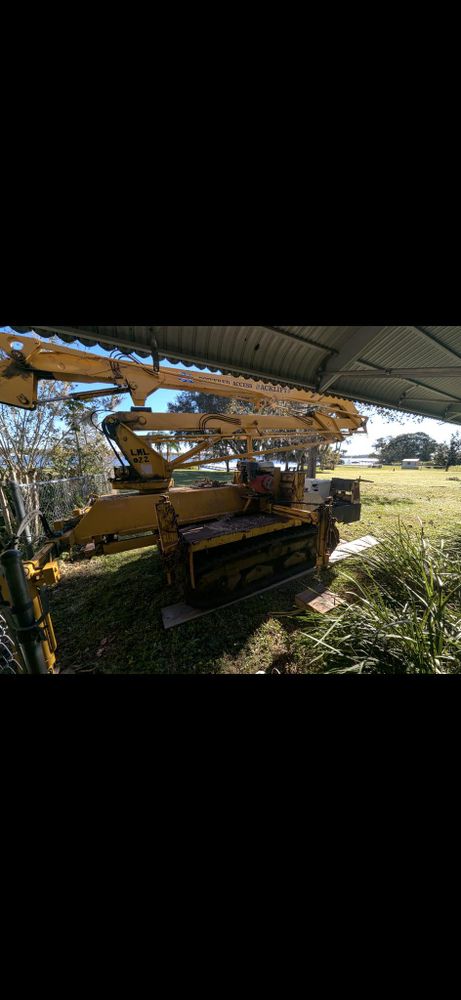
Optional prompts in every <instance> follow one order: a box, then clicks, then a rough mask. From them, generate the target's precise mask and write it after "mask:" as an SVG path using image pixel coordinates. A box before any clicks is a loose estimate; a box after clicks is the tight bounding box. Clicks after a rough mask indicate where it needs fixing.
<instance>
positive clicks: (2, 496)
mask: <svg viewBox="0 0 461 1000" xmlns="http://www.w3.org/2000/svg"><path fill="white" fill-rule="evenodd" d="M0 509H1V511H2V515H3V520H4V522H5V528H6V530H7V532H8V534H10V535H12V534H13V524H12V521H11V513H10V508H9V506H8V500H7V498H6V493H5V490H4V489H3V486H0Z"/></svg>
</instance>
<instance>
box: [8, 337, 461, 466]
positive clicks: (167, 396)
mask: <svg viewBox="0 0 461 1000" xmlns="http://www.w3.org/2000/svg"><path fill="white" fill-rule="evenodd" d="M0 331H1V332H4V333H13V331H12V329H11V327H9V326H4V327H0ZM31 333H32V331H31ZM18 336H19V335H18ZM64 346H65V347H70V346H75V347H78V348H79V349H80V350H82V351H88V353H90V354H99V355H100V356H102V357H108V353H109V352H108V351H104V350H103V349H102V348H101V347H84V345H83V344H79V343H76V344H75V345H70V344H64ZM135 357H136V355H135ZM139 360H140V361H143V360H144V361H145V359H142V358H140V359H139ZM160 364H161V365H166V367H169V368H171V367H172V366H171V365H169V364H168V363H167V362H161V363H160ZM174 367H175V368H182V369H183V370H184V371H189V372H190V371H199V369H198V368H196V367H194V366H191V365H189V366H186V365H182V364H180V363H179V362H178V363H175V365H174ZM75 387H76V390H78V389H82V390H84V389H91V388H95V389H96V388H98V389H99V388H101V389H104V388H108V386H107V385H106V386H104V384H103V383H100V384H99V385H98V384H97V383H95V384H94V385H91V386H90V385H88V383H85V384H82V383H75ZM177 395H178V394H177V393H176V392H171V391H170V390H167V389H159V390H158V391H157V392H156V393H153V394H152V395H151V396H150V397H149V399H148V400H147V405H148V406H151V407H152V409H153V410H154V412H156V413H165V412H166V410H167V409H168V403H170V402H173V401H174V400H175V399H176V397H177ZM127 399H128V397H127V396H124V397H122V402H121V404H120V406H119V407H117V409H119V410H126V409H127V408H128V403H127ZM101 416H102V414H101ZM456 430H458V428H457V427H456V426H455V425H454V424H448V423H443V422H442V421H438V420H430V419H429V418H425V419H424V420H422V421H421V422H418V421H417V420H415V419H414V418H412V417H408V419H406V420H405V422H404V423H403V424H398V423H389V422H387V421H385V420H383V419H382V418H381V417H372V418H371V419H370V420H369V421H368V434H367V435H365V434H355V435H353V437H352V438H350V440H349V441H347V442H345V443H344V445H343V446H342V450H344V451H347V454H348V455H349V456H350V457H351V458H352V457H353V456H354V455H364V454H367V453H368V452H370V451H372V450H373V448H374V446H375V443H376V441H377V439H378V438H380V437H386V436H388V435H392V436H395V435H396V434H414V433H415V432H416V431H421V432H422V433H424V434H429V435H430V437H432V438H435V440H436V441H448V440H449V439H450V437H451V435H452V434H453V432H454V431H456Z"/></svg>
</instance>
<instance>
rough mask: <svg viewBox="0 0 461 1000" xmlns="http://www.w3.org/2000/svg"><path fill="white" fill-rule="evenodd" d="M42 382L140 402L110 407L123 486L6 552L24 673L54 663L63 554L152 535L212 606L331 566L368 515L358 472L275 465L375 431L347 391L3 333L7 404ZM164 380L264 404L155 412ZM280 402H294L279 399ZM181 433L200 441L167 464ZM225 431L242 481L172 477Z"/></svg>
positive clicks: (2, 386)
mask: <svg viewBox="0 0 461 1000" xmlns="http://www.w3.org/2000/svg"><path fill="white" fill-rule="evenodd" d="M41 380H47V381H50V380H54V381H59V382H68V383H72V382H78V383H87V384H89V385H91V383H93V384H94V383H98V384H105V385H107V386H109V388H108V389H103V390H100V389H89V390H83V391H80V392H78V393H74V394H71V395H73V396H74V398H75V397H76V398H79V399H92V398H95V397H96V396H100V395H107V394H108V392H109V393H110V392H112V393H116V394H118V393H128V394H129V395H130V396H131V399H132V402H133V408H132V409H131V411H128V412H119V411H117V412H115V413H111V414H110V415H109V416H107V417H106V418H105V420H104V421H103V423H102V430H103V432H104V434H105V435H106V438H107V440H108V441H109V443H110V444H111V446H112V447H113V449H114V450H115V452H116V455H117V457H118V458H119V463H120V464H118V465H117V466H115V468H114V479H113V480H112V489H113V492H112V493H111V494H108V495H106V496H102V497H99V498H97V499H96V500H95V501H94V502H91V503H89V505H88V506H87V507H84V508H79V509H75V510H73V511H69V514H68V516H67V517H65V518H63V519H61V520H60V521H56V522H55V523H54V525H53V527H52V529H50V528H49V527H48V525H47V523H46V519H44V525H45V529H46V531H47V534H48V536H49V537H48V541H47V543H46V544H45V545H44V546H43V547H42V548H41V549H40V551H39V552H37V553H36V554H35V556H34V558H33V559H28V560H27V561H25V562H24V563H23V562H22V561H21V560H20V559H18V558H17V555H18V552H17V546H18V539H17V538H15V539H12V541H11V545H10V547H9V548H8V551H6V552H4V553H3V555H2V557H1V565H2V569H1V570H0V589H1V593H2V595H3V602H4V607H5V608H6V609H7V610H8V609H9V614H10V617H12V629H13V632H14V633H15V634H16V637H17V641H18V646H19V648H20V649H21V651H22V657H23V661H24V663H25V669H26V670H31V671H37V669H38V667H39V668H40V669H39V672H43V671H46V670H49V671H51V672H55V671H56V669H57V668H56V666H55V649H56V639H55V636H54V632H53V626H52V622H51V618H50V615H49V612H48V609H47V607H46V606H45V604H44V602H43V593H44V588H45V586H46V585H50V584H52V583H56V582H57V581H58V580H59V575H60V573H59V567H58V564H57V561H56V560H57V557H58V556H59V555H60V553H62V552H63V551H66V550H67V551H69V550H70V551H71V553H74V554H75V553H82V552H84V553H85V554H86V555H110V554H111V553H114V552H120V551H124V550H128V549H133V548H140V547H142V546H146V545H153V544H155V545H157V548H158V552H159V553H160V555H161V558H162V560H163V564H164V568H165V575H166V579H167V582H168V584H174V585H175V586H176V587H177V588H179V589H180V590H181V591H182V593H183V594H185V596H186V597H187V599H188V600H189V601H190V602H191V603H194V604H198V605H202V604H204V605H210V604H215V603H223V602H226V601H229V600H231V599H235V598H238V597H243V596H245V595H246V594H248V593H251V592H252V591H254V590H255V589H257V588H259V587H261V586H267V585H268V584H271V583H273V582H276V581H278V580H284V579H286V578H287V577H289V576H290V575H292V574H293V573H295V572H297V573H299V572H300V571H303V572H304V571H309V570H311V569H313V568H315V567H316V566H317V567H321V566H325V565H326V564H327V562H328V558H329V554H330V553H331V552H332V551H333V549H334V548H335V546H336V545H337V543H338V540H339V535H338V531H337V528H336V520H357V519H358V517H359V516H360V497H359V488H358V484H357V483H356V482H354V481H352V480H345V479H339V478H337V479H335V478H333V479H332V480H331V481H329V482H328V481H327V482H326V481H323V480H322V481H321V483H320V481H319V482H317V481H316V480H306V476H305V474H304V472H299V471H297V472H293V471H288V472H282V471H281V469H279V468H277V467H276V466H275V465H274V464H273V463H271V462H267V461H265V456H266V455H276V454H277V453H279V452H286V451H287V450H290V451H291V450H293V449H294V450H297V451H299V452H305V451H306V450H308V449H309V448H313V447H315V446H316V445H318V444H321V443H330V442H331V443H333V442H340V441H343V440H344V438H346V437H347V436H348V435H350V434H353V433H355V432H357V431H365V428H366V419H365V418H364V417H362V416H361V415H360V414H359V413H358V412H357V410H356V408H355V406H354V404H353V403H352V402H350V401H349V400H345V399H337V398H336V397H334V396H322V395H319V394H317V393H314V392H311V391H309V390H307V389H303V388H299V389H298V388H294V387H289V386H283V385H271V384H267V383H265V382H263V381H256V380H254V379H247V378H245V377H243V376H242V377H241V378H237V377H235V376H231V375H219V374H213V373H208V372H189V371H183V370H180V369H174V368H168V367H163V366H161V367H160V366H158V365H156V364H155V363H154V364H153V365H152V366H150V365H149V364H148V363H147V362H138V361H135V360H126V359H125V358H124V356H121V355H120V356H118V357H107V356H100V355H97V354H94V353H91V352H88V351H83V350H78V349H76V348H69V347H63V346H61V345H57V344H53V343H50V342H48V341H47V342H44V341H41V340H39V339H38V338H37V337H25V336H22V335H17V336H15V335H9V334H0V403H2V404H5V405H10V406H17V407H21V408H23V409H26V410H34V409H35V408H36V407H37V406H39V405H40V398H39V395H38V385H39V382H40V381H41ZM159 389H169V390H175V391H189V392H201V393H203V392H208V393H213V394H214V395H217V396H223V397H231V398H235V399H241V400H245V401H251V402H252V403H253V404H254V411H255V412H253V413H244V414H235V415H229V414H216V413H205V414H203V413H199V414H195V413H192V414H191V413H187V414H176V413H152V412H151V410H150V409H149V408H148V407H147V406H146V401H147V400H148V399H149V397H150V396H151V395H152V393H154V392H156V391H158V390H159ZM65 398H69V396H66V397H65ZM280 403H283V404H286V405H285V406H284V407H282V408H280V405H279V404H280ZM280 409H282V410H283V412H282V413H280V412H277V410H278V411H280ZM263 410H264V412H262V411H263ZM268 410H269V412H267V411H268ZM271 410H272V412H271ZM172 437H173V438H174V439H175V440H176V441H181V442H182V443H183V444H186V445H187V444H189V445H190V447H189V448H187V450H186V451H183V452H181V453H180V454H179V455H177V456H176V457H175V458H173V459H171V460H170V459H169V458H165V457H164V454H162V452H161V451H160V450H159V447H158V446H161V445H164V444H168V442H169V441H170V442H171V440H172ZM222 441H226V442H229V444H232V443H233V445H234V447H235V451H236V452H238V463H237V469H236V471H235V473H234V480H233V482H232V483H225V484H218V485H217V484H216V483H210V482H206V481H205V482H204V483H202V484H198V485H197V486H192V487H175V486H174V482H173V479H172V477H173V475H174V474H175V473H176V472H177V471H179V470H180V469H181V468H187V467H188V466H190V465H194V466H197V465H200V464H206V463H208V462H209V461H210V460H211V458H210V457H211V456H213V448H214V447H215V446H216V445H217V444H218V443H220V442H222ZM226 457H227V458H229V457H232V456H229V455H227V456H226ZM236 457H237V456H236ZM216 460H217V458H216V456H213V461H216ZM218 460H225V458H223V457H222V456H221V458H220V459H218ZM320 486H321V488H320ZM13 552H14V553H15V556H14V557H13V556H12V555H11V553H13ZM27 592H28V593H29V594H30V600H29V601H28V600H27V599H26V597H27ZM15 594H16V595H18V594H19V595H21V600H19V599H18V598H15V597H14V595H15ZM21 602H22V603H21ZM21 609H23V610H21ZM22 614H23V617H22V618H21V619H20V617H18V616H20V615H22ZM34 623H35V624H34ZM37 665H38V666H37Z"/></svg>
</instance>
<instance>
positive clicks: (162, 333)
mask: <svg viewBox="0 0 461 1000" xmlns="http://www.w3.org/2000/svg"><path fill="white" fill-rule="evenodd" d="M15 329H17V330H18V332H23V333H25V332H26V328H24V327H21V328H18V327H16V328H15ZM30 329H31V330H32V329H33V330H35V332H36V333H37V334H38V335H39V336H41V337H51V336H53V335H54V334H58V335H59V337H61V338H62V339H63V340H65V341H67V342H68V343H75V341H76V340H79V341H80V342H81V343H83V344H85V345H88V346H90V347H93V346H95V345H96V344H99V345H100V346H101V347H104V348H106V349H109V350H110V349H112V348H119V349H121V350H127V351H135V352H136V353H137V354H140V355H141V356H147V355H149V354H151V353H152V351H157V353H158V355H159V357H160V359H166V360H168V361H169V362H171V363H173V364H174V363H175V362H177V361H182V362H184V364H186V365H187V364H194V365H196V366H197V367H199V368H205V367H206V368H210V369H211V370H212V371H222V372H225V373H227V372H234V373H235V372H236V373H239V374H242V375H248V376H251V377H258V378H263V379H266V380H267V381H271V382H275V383H283V384H288V385H295V386H305V387H308V388H313V389H316V390H317V391H321V392H322V391H328V394H329V395H332V394H337V395H338V396H345V397H349V398H351V399H354V400H363V401H366V402H372V403H375V404H377V405H382V406H391V407H395V408H398V409H402V410H406V411H408V412H411V413H419V414H422V415H423V416H428V417H435V418H436V419H439V420H449V421H451V422H452V423H455V424H461V326H448V327H444V326H433V327H429V326H426V327H417V326H385V327H360V326H286V327H275V326H74V327H69V326H67V327H64V326H48V327H42V326H36V327H31V328H30ZM394 369H399V371H398V372H396V371H394ZM400 369H405V371H404V372H402V371H401V370H400ZM365 373H366V374H365Z"/></svg>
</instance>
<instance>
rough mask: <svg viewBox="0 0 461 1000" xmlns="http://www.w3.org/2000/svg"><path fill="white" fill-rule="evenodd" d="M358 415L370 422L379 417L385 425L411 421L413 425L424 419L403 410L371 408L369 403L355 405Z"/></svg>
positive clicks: (381, 407) (385, 407)
mask: <svg viewBox="0 0 461 1000" xmlns="http://www.w3.org/2000/svg"><path fill="white" fill-rule="evenodd" d="M355 406H356V407H357V409H358V411H359V413H362V414H363V416H365V417H368V419H369V420H371V419H372V418H373V417H379V418H380V419H381V420H384V421H385V423H387V424H406V423H408V421H410V420H412V421H413V422H414V423H415V424H420V423H421V422H422V421H423V420H424V419H425V418H424V417H422V416H420V415H419V414H418V413H407V412H406V411H404V410H393V409H391V408H390V407H389V406H373V405H372V404H371V403H360V402H357V401H356V403H355Z"/></svg>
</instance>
